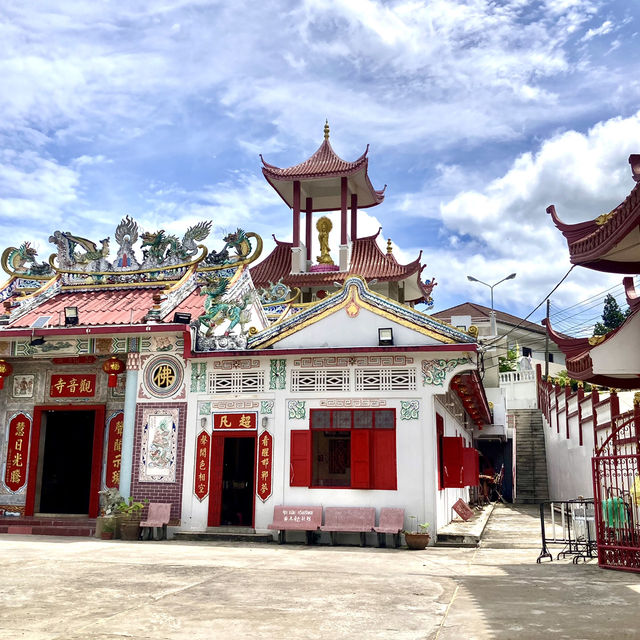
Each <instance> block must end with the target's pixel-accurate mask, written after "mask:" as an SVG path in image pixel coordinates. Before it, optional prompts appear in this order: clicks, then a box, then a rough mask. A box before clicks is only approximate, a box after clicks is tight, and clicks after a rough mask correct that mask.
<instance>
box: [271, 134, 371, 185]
mask: <svg viewBox="0 0 640 640" xmlns="http://www.w3.org/2000/svg"><path fill="white" fill-rule="evenodd" d="M368 151H369V146H368V145H367V148H366V150H365V152H364V153H363V154H362V155H361V156H360V157H359V158H358V159H357V160H356V161H355V162H347V161H346V160H343V159H342V158H341V157H340V156H339V155H338V154H337V153H336V152H335V151H334V150H333V147H332V146H331V143H330V142H329V140H326V139H325V140H323V141H322V144H321V145H320V146H319V147H318V150H317V151H316V152H315V153H314V154H313V155H312V156H311V157H310V158H308V159H307V160H305V161H304V162H300V163H299V164H296V165H293V166H292V167H287V168H285V169H281V168H280V167H276V166H274V165H272V164H269V163H268V162H265V160H264V158H263V157H262V155H260V159H261V160H262V164H263V165H264V167H263V169H262V173H263V174H264V175H265V176H269V177H271V178H273V179H275V180H301V179H303V178H326V177H333V176H346V175H349V174H351V173H355V172H356V171H358V169H360V168H361V167H364V168H366V166H367V163H368V159H367V152H368Z"/></svg>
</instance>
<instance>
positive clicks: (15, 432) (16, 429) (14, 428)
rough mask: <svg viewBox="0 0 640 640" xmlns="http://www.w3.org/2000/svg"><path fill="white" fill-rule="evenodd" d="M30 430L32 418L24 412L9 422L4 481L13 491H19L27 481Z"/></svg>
mask: <svg viewBox="0 0 640 640" xmlns="http://www.w3.org/2000/svg"><path fill="white" fill-rule="evenodd" d="M30 430H31V420H30V419H29V418H28V417H27V416H26V415H25V414H24V413H19V414H18V415H17V416H15V417H14V418H13V419H12V420H11V422H10V423H9V442H8V446H7V470H6V473H5V476H4V482H5V484H6V485H7V487H8V488H9V489H10V490H11V491H17V490H18V489H20V488H21V487H23V486H24V484H25V482H26V481H27V460H28V459H29V432H30Z"/></svg>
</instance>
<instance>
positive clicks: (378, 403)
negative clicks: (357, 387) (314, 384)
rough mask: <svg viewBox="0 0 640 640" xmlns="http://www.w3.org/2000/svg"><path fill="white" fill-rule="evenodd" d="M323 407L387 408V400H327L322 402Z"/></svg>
mask: <svg viewBox="0 0 640 640" xmlns="http://www.w3.org/2000/svg"><path fill="white" fill-rule="evenodd" d="M320 406H321V407H331V408H336V409H340V408H343V407H344V408H346V409H350V408H354V409H359V408H363V409H375V408H376V407H386V406H387V401H386V400H377V399H370V398H344V399H342V398H328V399H327V400H321V401H320Z"/></svg>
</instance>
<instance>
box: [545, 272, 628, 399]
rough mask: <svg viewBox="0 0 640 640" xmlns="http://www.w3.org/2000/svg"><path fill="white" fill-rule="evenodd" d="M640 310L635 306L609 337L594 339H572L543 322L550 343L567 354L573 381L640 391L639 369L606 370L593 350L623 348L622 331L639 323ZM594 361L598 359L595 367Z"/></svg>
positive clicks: (608, 334) (569, 372)
mask: <svg viewBox="0 0 640 640" xmlns="http://www.w3.org/2000/svg"><path fill="white" fill-rule="evenodd" d="M625 280H626V279H625ZM638 311H640V303H636V306H635V308H634V310H632V313H631V314H630V315H629V316H628V317H627V319H626V320H625V321H624V323H623V324H621V325H620V326H619V327H618V328H616V329H614V330H613V331H610V332H609V333H607V334H606V335H603V336H592V337H591V338H570V337H568V336H565V335H563V334H560V333H557V332H556V331H554V330H553V327H552V326H551V322H549V321H548V320H546V319H545V320H543V321H542V322H543V324H545V325H546V326H547V331H548V332H549V337H550V338H551V340H553V342H555V344H556V345H558V348H559V349H560V351H562V353H564V354H565V358H566V367H567V373H568V374H569V376H570V377H571V378H573V379H574V380H581V381H583V382H588V383H590V384H596V385H601V386H605V387H615V388H619V389H638V388H640V370H638V371H637V372H633V371H623V370H619V371H605V370H603V367H602V366H600V364H599V363H600V362H601V361H602V356H601V355H599V354H596V352H595V351H594V350H595V349H598V350H599V351H602V349H603V348H604V349H605V350H607V351H609V352H612V351H614V350H616V349H620V340H621V339H623V338H622V337H621V336H620V332H621V330H622V329H623V328H624V327H627V326H628V325H629V324H630V323H631V322H634V323H635V322H636V321H637V319H636V318H638V319H640V315H638ZM594 359H595V360H596V364H595V366H594ZM614 360H616V361H619V358H614ZM632 368H633V365H632Z"/></svg>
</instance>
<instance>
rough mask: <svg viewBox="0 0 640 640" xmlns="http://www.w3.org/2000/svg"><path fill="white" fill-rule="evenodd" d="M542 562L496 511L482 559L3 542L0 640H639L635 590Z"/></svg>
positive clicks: (524, 513) (523, 516) (462, 551)
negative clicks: (593, 639)
mask: <svg viewBox="0 0 640 640" xmlns="http://www.w3.org/2000/svg"><path fill="white" fill-rule="evenodd" d="M539 548H540V541H539V533H538V520H537V517H536V512H535V509H533V508H525V507H506V506H503V505H498V506H497V507H496V509H495V510H494V512H493V514H492V516H491V518H490V520H489V523H488V525H487V527H486V529H485V534H484V537H483V541H482V543H481V545H480V547H479V548H477V549H469V548H429V549H427V550H425V551H411V552H410V551H407V550H403V549H376V548H364V549H361V548H359V547H306V546H303V545H297V544H287V545H285V546H279V545H277V544H253V545H246V544H238V543H219V544H216V545H211V544H202V543H184V542H183V543H177V542H171V541H169V542H123V541H109V542H103V541H99V540H94V539H78V538H76V539H69V538H51V537H45V536H43V537H36V536H18V535H3V536H0V639H2V640H18V639H26V640H54V639H55V640H78V639H82V640H115V639H120V640H121V639H123V638H128V639H133V640H150V639H153V640H169V639H170V640H178V639H179V640H183V639H189V640H201V639H202V640H204V639H206V640H211V639H215V640H225V639H227V638H229V639H236V638H242V639H244V638H260V639H261V640H263V639H272V638H273V639H280V638H282V639H284V638H292V639H296V640H297V639H303V638H316V639H317V638H331V639H334V638H359V637H366V638H367V639H372V638H389V639H394V640H395V639H398V640H405V639H406V640H409V639H411V640H413V639H426V640H453V639H454V638H455V639H456V640H473V639H475V638H478V639H500V640H502V639H506V640H511V639H514V638H518V639H523V640H527V639H534V638H545V639H546V640H548V638H554V639H558V640H560V639H563V640H564V639H567V640H581V639H591V638H606V637H608V636H611V637H614V638H616V639H617V640H618V639H621V638H638V637H640V624H639V623H638V608H639V605H640V576H637V575H635V574H630V573H622V572H616V571H604V570H601V569H599V568H598V566H597V565H596V563H595V561H591V562H590V563H587V564H580V565H577V566H576V565H573V564H571V562H570V561H568V560H567V561H555V560H554V561H553V562H552V563H549V562H546V563H544V564H536V558H537V557H538V553H539Z"/></svg>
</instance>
